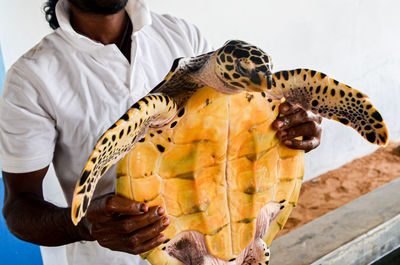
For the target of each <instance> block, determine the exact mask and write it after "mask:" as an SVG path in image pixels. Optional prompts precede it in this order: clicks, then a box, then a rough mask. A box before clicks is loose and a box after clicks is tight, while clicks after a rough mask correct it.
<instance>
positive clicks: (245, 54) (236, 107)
mask: <svg viewBox="0 0 400 265" xmlns="http://www.w3.org/2000/svg"><path fill="white" fill-rule="evenodd" d="M271 71H272V63H271V59H270V57H269V56H268V55H267V54H266V53H264V52H263V51H262V50H261V49H259V48H257V47H255V46H252V45H250V44H248V43H246V42H243V41H229V42H227V43H226V44H225V45H224V46H223V47H222V48H220V49H218V50H216V51H214V52H210V53H207V54H204V55H201V56H198V57H194V58H179V59H176V60H175V61H174V63H173V66H172V68H171V71H170V72H169V74H168V75H167V77H166V78H165V79H164V81H162V82H161V83H160V84H159V85H158V86H157V87H156V88H154V89H153V90H152V91H151V92H150V93H149V94H148V95H147V96H145V97H144V98H142V99H141V100H139V101H138V102H137V103H135V104H134V105H133V106H132V107H131V108H130V109H129V110H128V111H127V112H126V114H124V115H123V116H122V117H121V118H120V119H119V120H118V121H117V122H116V123H115V124H114V125H112V126H111V127H110V128H109V129H108V130H107V131H106V132H105V133H104V135H103V136H102V137H101V138H100V139H99V141H98V143H97V144H96V146H95V148H94V151H93V153H92V154H91V155H90V157H89V160H88V161H87V163H86V165H85V167H84V169H83V171H82V175H81V177H80V179H79V181H78V183H77V186H76V188H75V192H74V198H73V203H72V210H71V211H72V212H71V214H72V220H73V222H74V224H77V223H78V222H79V221H80V219H81V218H82V217H83V216H84V215H85V213H86V211H87V209H88V205H89V203H90V200H91V197H92V195H93V192H94V189H95V186H96V184H97V182H98V181H99V179H100V178H101V176H102V175H103V174H104V173H105V172H106V171H107V170H108V169H109V168H110V167H111V166H112V165H113V164H114V163H116V162H117V161H119V160H120V159H121V158H123V157H124V155H125V154H126V153H127V152H129V151H130V150H131V149H132V148H133V150H132V151H131V152H130V153H129V155H127V156H126V157H125V158H124V159H123V160H122V161H121V162H120V163H119V164H118V169H117V174H118V179H117V193H118V194H121V195H123V196H126V197H128V198H131V199H133V200H136V201H145V202H147V204H148V205H149V206H151V205H162V206H163V207H164V208H165V210H166V214H167V216H168V217H169V218H170V220H171V225H170V226H169V227H168V228H167V230H166V231H165V235H166V236H167V237H168V240H167V241H166V242H164V244H162V245H161V246H159V247H157V248H155V249H153V250H151V251H149V252H147V253H145V254H143V255H142V257H144V258H147V259H148V260H149V261H150V262H151V263H152V264H182V263H183V264H268V260H269V249H268V245H269V243H270V242H271V240H272V239H273V237H274V236H275V234H276V233H277V232H278V231H279V229H281V228H282V226H283V225H284V223H285V222H286V220H287V218H288V216H289V214H290V212H291V210H292V208H293V206H294V205H295V203H296V202H297V197H298V195H299V190H300V186H301V180H302V176H303V165H304V160H303V156H304V152H302V151H297V150H291V149H288V148H286V147H285V146H284V145H283V144H281V143H280V142H279V140H278V138H277V137H276V132H275V131H274V130H273V129H272V128H271V123H272V122H273V121H274V119H275V118H276V117H277V115H278V108H277V106H278V105H279V104H280V102H281V101H282V100H286V101H288V102H290V103H292V104H296V105H298V106H300V107H301V108H303V109H305V110H309V111H312V112H313V113H315V114H317V115H319V116H322V117H325V118H328V119H333V120H336V121H339V122H340V123H342V124H344V125H347V126H351V127H353V128H354V129H356V130H357V131H358V132H359V133H360V134H361V135H362V136H363V137H364V138H365V139H367V140H368V141H369V142H371V143H374V144H378V145H386V144H387V141H388V132H387V129H386V126H385V124H384V122H383V119H382V117H381V115H380V114H379V112H378V111H377V110H376V109H375V108H374V106H373V105H372V104H371V103H370V101H369V99H368V98H367V96H366V95H364V94H363V93H361V92H360V91H358V90H356V89H353V88H351V87H349V86H347V85H344V84H342V83H339V82H338V81H336V80H334V79H331V78H329V77H328V76H326V75H325V74H323V73H320V72H317V71H313V70H308V69H296V70H290V71H280V72H276V73H274V74H272V72H271Z"/></svg>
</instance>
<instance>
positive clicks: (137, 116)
mask: <svg viewBox="0 0 400 265" xmlns="http://www.w3.org/2000/svg"><path fill="white" fill-rule="evenodd" d="M176 111H177V105H176V103H175V101H174V100H172V99H171V98H170V97H168V96H166V95H163V94H150V95H148V96H145V97H144V98H142V99H141V100H139V101H138V102H137V103H135V104H134V105H133V106H132V107H131V108H130V109H129V110H128V111H127V112H126V113H125V114H124V115H123V116H122V117H121V118H120V119H119V120H118V121H117V122H116V123H114V124H113V125H112V126H111V127H110V128H109V129H108V130H107V131H106V132H105V133H104V134H103V136H102V137H100V139H99V141H98V142H97V144H96V146H95V148H94V150H93V152H92V154H91V155H90V157H89V159H88V161H87V162H86V165H85V167H84V168H83V170H82V174H81V176H80V179H79V181H78V183H77V184H76V187H75V191H74V196H73V201H72V207H71V217H72V221H73V223H74V224H75V225H77V224H78V222H79V221H80V220H81V218H82V217H83V216H85V214H86V211H87V209H88V206H89V204H90V200H91V198H92V196H93V192H94V190H95V187H96V184H97V182H98V181H99V180H100V178H101V177H102V176H103V175H104V174H105V173H106V172H107V170H108V169H109V168H110V167H111V166H112V165H113V164H115V163H116V162H118V160H120V159H121V158H122V157H123V156H124V155H125V154H126V153H127V152H129V151H130V150H131V149H132V148H133V147H134V145H135V144H136V143H137V141H138V140H140V139H141V137H143V136H144V134H145V133H146V130H147V128H148V127H149V126H158V125H162V124H163V123H168V122H169V120H170V119H171V118H172V117H173V116H174V115H175V114H176Z"/></svg>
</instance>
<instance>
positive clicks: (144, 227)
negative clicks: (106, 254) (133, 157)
mask: <svg viewBox="0 0 400 265" xmlns="http://www.w3.org/2000/svg"><path fill="white" fill-rule="evenodd" d="M164 214H165V210H164V209H163V208H162V207H151V208H148V207H147V206H146V205H145V204H144V203H137V202H134V201H131V200H129V199H126V198H123V197H120V196H113V195H107V196H105V197H101V198H98V199H95V200H94V201H93V202H92V203H91V205H90V207H89V209H88V212H87V217H86V218H87V219H86V220H83V221H88V228H89V230H90V233H91V235H92V237H93V239H95V240H97V242H98V243H99V244H100V245H101V246H103V247H105V248H109V249H111V250H115V251H122V252H127V253H131V254H135V255H137V254H140V253H143V252H146V251H148V250H151V249H153V248H155V247H157V246H158V245H160V244H161V243H163V242H164V241H165V240H166V237H165V235H163V234H161V232H162V231H163V230H164V229H165V228H167V226H168V225H169V223H170V221H169V219H168V218H167V217H166V216H164Z"/></svg>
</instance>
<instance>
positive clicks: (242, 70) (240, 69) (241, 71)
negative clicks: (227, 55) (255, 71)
mask: <svg viewBox="0 0 400 265" xmlns="http://www.w3.org/2000/svg"><path fill="white" fill-rule="evenodd" d="M236 66H237V67H236V70H237V72H238V73H239V74H241V75H243V76H248V75H249V71H248V69H247V68H245V67H243V64H242V61H241V60H237V61H236Z"/></svg>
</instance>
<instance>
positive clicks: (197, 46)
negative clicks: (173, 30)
mask: <svg viewBox="0 0 400 265" xmlns="http://www.w3.org/2000/svg"><path fill="white" fill-rule="evenodd" d="M181 23H183V25H184V28H185V29H186V30H187V36H188V37H189V41H190V43H191V44H192V47H193V50H194V53H195V54H196V55H200V54H204V53H207V52H211V51H213V50H214V49H213V47H212V46H211V45H210V43H209V42H208V40H207V39H206V38H205V37H204V36H203V34H202V33H201V32H200V30H199V29H198V28H197V26H195V25H193V24H190V23H188V22H186V21H185V20H181Z"/></svg>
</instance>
